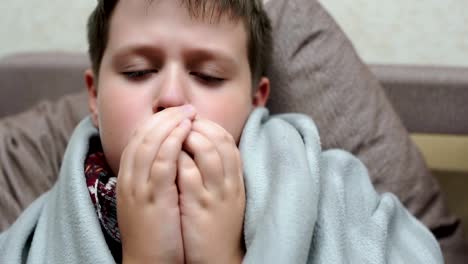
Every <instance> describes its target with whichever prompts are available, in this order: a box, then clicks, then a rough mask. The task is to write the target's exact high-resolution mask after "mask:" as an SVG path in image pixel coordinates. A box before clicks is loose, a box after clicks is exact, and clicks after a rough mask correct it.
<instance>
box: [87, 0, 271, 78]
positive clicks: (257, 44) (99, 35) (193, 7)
mask: <svg viewBox="0 0 468 264" xmlns="http://www.w3.org/2000/svg"><path fill="white" fill-rule="evenodd" d="M179 1H181V3H182V4H184V5H185V7H186V8H187V9H188V10H189V12H190V14H191V15H193V16H196V17H202V18H207V17H208V18H210V19H212V18H219V17H220V16H221V15H224V14H228V15H230V18H231V19H241V20H242V21H243V22H244V24H245V27H246V31H247V35H248V43H247V45H248V46H247V48H248V59H249V65H250V72H251V74H252V81H253V82H254V83H256V82H258V81H259V79H260V78H261V77H262V76H264V75H265V68H266V66H267V65H268V64H269V63H270V60H271V54H272V34H271V24H270V20H269V19H268V16H267V14H266V12H265V11H264V9H263V4H262V2H261V0H179ZM150 2H151V1H150ZM117 3H118V0H98V3H97V6H96V8H95V9H94V11H93V12H92V13H91V15H90V17H89V19H88V44H89V50H88V53H89V57H90V60H91V66H92V69H93V72H94V74H96V76H97V75H99V67H100V66H101V61H102V57H103V55H104V51H105V49H106V46H107V42H108V40H109V27H110V20H111V16H112V12H113V10H114V9H115V6H116V5H117Z"/></svg>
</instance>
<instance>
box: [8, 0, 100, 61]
mask: <svg viewBox="0 0 468 264" xmlns="http://www.w3.org/2000/svg"><path fill="white" fill-rule="evenodd" d="M95 4H96V0H76V1H67V0H47V1H44V0H0V13H1V14H2V15H1V16H0V38H1V42H0V56H3V55H6V54H9V53H13V52H21V51H31V50H33V51H39V50H65V51H86V49H87V44H86V20H87V17H88V15H89V14H90V13H91V11H92V9H93V8H94V5H95Z"/></svg>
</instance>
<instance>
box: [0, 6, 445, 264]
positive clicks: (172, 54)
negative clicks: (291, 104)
mask: <svg viewBox="0 0 468 264" xmlns="http://www.w3.org/2000/svg"><path fill="white" fill-rule="evenodd" d="M88 30H89V44H90V57H91V61H92V68H93V69H92V70H88V71H86V74H85V78H86V83H87V87H88V93H89V107H90V111H91V117H90V118H88V119H86V120H84V121H83V122H82V123H81V124H80V126H79V127H78V128H77V130H76V132H75V135H74V136H73V138H72V139H71V141H70V144H69V147H68V149H67V152H66V154H65V158H64V164H63V167H62V170H61V175H60V179H59V182H58V183H57V185H56V186H55V187H54V188H53V189H52V190H51V191H50V192H49V193H48V194H45V195H44V196H42V197H41V198H39V199H38V201H36V202H35V203H34V204H33V205H32V206H31V207H30V208H29V209H28V210H27V211H26V212H25V213H24V214H23V216H22V217H20V219H19V220H18V221H17V222H16V223H15V225H13V226H12V228H11V229H10V230H9V231H8V232H7V233H5V234H2V235H1V236H0V250H1V251H2V253H4V254H2V255H3V256H2V257H0V262H2V263H3V260H4V261H5V262H7V263H12V262H14V263H16V262H24V261H29V260H31V261H32V262H35V261H37V262H42V261H47V262H48V263H53V262H57V263H63V262H70V263H74V262H80V263H88V262H92V263H107V262H109V263H112V261H113V260H114V259H115V260H116V261H117V262H120V260H121V258H122V262H123V263H180V262H187V263H192V262H199V263H207V262H213V263H230V262H237V263H239V262H242V261H243V260H245V261H246V262H254V263H263V262H277V263H284V262H286V261H287V262H289V263H299V262H306V261H307V262H328V263H334V262H336V261H341V262H343V261H351V262H353V261H358V260H361V261H362V262H365V261H366V260H367V261H369V260H374V261H384V260H400V261H401V260H406V259H404V258H403V257H409V258H408V259H409V260H410V261H414V260H419V261H423V262H426V261H434V262H437V261H440V258H441V256H440V252H439V249H438V246H437V242H435V240H434V238H433V237H432V236H431V235H430V233H429V232H428V231H427V230H426V229H425V228H424V227H423V226H422V225H421V224H420V223H418V222H417V221H416V220H414V218H412V217H411V216H410V215H409V214H408V213H407V212H406V211H405V210H404V209H403V208H402V206H401V204H399V203H398V202H397V201H394V200H393V199H394V198H393V197H387V196H385V197H383V198H382V200H381V201H380V200H379V201H377V202H376V201H375V199H373V198H374V196H376V195H375V194H374V193H373V192H372V191H369V190H370V189H371V186H370V185H369V184H368V180H367V181H366V180H365V178H362V177H361V176H359V175H363V171H364V170H363V168H362V167H360V166H359V164H358V165H355V163H356V161H355V160H354V159H352V158H351V157H349V156H346V155H345V154H342V153H340V152H328V153H324V154H321V153H320V150H319V144H318V136H317V135H316V131H315V130H314V127H313V125H311V123H310V121H308V120H305V119H304V118H303V117H297V116H284V117H281V118H277V119H274V118H271V119H269V118H268V117H267V116H266V115H267V114H265V111H264V110H263V111H262V110H258V111H255V112H254V113H252V112H253V109H254V108H256V107H262V106H265V104H266V101H267V98H268V95H269V82H268V80H267V79H266V78H265V77H262V74H263V68H264V67H265V65H266V64H267V63H268V56H270V53H271V37H270V34H271V33H270V30H271V29H270V26H269V22H268V19H267V17H266V14H265V13H264V12H263V10H262V7H261V3H260V2H259V1H252V0H244V1H242V0H239V1H174V0H158V1H150V2H147V1H141V0H126V1H106V0H103V1H99V2H98V6H97V8H96V10H95V11H94V13H93V14H92V16H91V17H90V21H89V29H88ZM249 116H250V117H249ZM248 119H249V120H248ZM269 120H271V121H269ZM246 122H247V123H246ZM277 128H280V129H277ZM97 133H98V134H99V137H97ZM298 134H300V135H301V136H299V137H298V136H297V135H298ZM241 135H242V137H241ZM298 139H300V140H298ZM302 139H303V140H302ZM309 141H310V142H312V143H310V142H309ZM297 142H303V144H302V143H297ZM287 144H290V145H291V146H290V149H289V148H288V149H286V150H287V151H288V153H287V155H285V156H283V155H284V153H283V152H284V150H285V148H284V147H283V146H285V145H287ZM297 144H302V145H305V148H304V147H303V146H302V145H301V146H299V147H296V145H297ZM238 145H239V146H240V149H241V152H242V154H243V155H242V160H243V161H244V163H245V164H244V165H245V166H243V165H242V162H241V155H240V151H239V149H238V147H237V146H238ZM277 146H280V147H277ZM289 152H290V153H289ZM296 152H298V153H299V155H296V154H295V153H296ZM275 155H277V156H275ZM250 157H252V158H250ZM265 157H267V158H265ZM290 157H295V158H297V159H292V160H289V159H290ZM254 161H255V162H254ZM271 161H273V162H274V163H275V164H272V166H271V168H270V167H269V166H265V164H264V163H269V162H271ZM285 161H286V162H285ZM342 161H346V162H348V163H346V162H344V163H343V164H344V165H343V168H344V169H343V170H342V171H340V170H339V169H337V165H335V164H338V163H340V162H342ZM253 162H254V163H253ZM258 163H260V165H259V166H256V165H257V164H258ZM83 164H84V165H85V166H84V168H83ZM314 165H318V166H314ZM297 168H301V170H297ZM319 169H320V170H319ZM302 170H306V171H307V173H303V171H302ZM339 172H346V173H339ZM285 173H287V174H290V175H288V177H290V178H289V179H288V177H279V176H285V175H284V174H285ZM335 174H339V175H342V174H351V176H349V177H348V178H347V179H348V181H349V179H353V180H356V182H358V183H359V185H358V187H359V188H361V189H362V190H361V189H357V190H354V191H353V190H352V188H351V187H349V184H352V183H347V182H342V179H343V178H340V177H342V176H335ZM319 176H320V177H322V178H323V179H322V178H318V177H319ZM332 176H335V178H337V179H338V180H336V182H329V181H328V178H330V177H332ZM301 177H303V178H301ZM316 177H317V178H316ZM244 178H245V179H246V184H245V185H246V188H244ZM309 179H313V180H309ZM341 183H343V184H344V183H346V184H348V185H346V186H345V187H344V189H345V190H347V192H346V193H345V195H344V196H343V197H346V198H347V199H345V200H343V203H344V204H346V205H348V200H349V201H351V202H349V203H353V205H352V206H345V207H344V209H345V211H346V212H347V213H345V214H344V213H343V212H342V211H343V210H342V209H343V208H341V209H340V208H338V207H339V205H335V204H337V202H336V201H334V200H330V199H332V198H333V197H334V196H336V197H341V196H339V195H335V192H337V193H338V191H340V190H341V189H340V186H339V184H341ZM85 184H87V187H88V188H87V189H86V188H85V187H84V185H85ZM262 184H263V185H262ZM307 184H308V186H310V188H315V190H317V191H311V190H312V189H305V191H304V190H303V189H302V188H301V186H300V185H307ZM334 184H335V185H334ZM317 186H320V188H321V189H317ZM348 189H351V190H348ZM335 190H338V191H335ZM245 192H247V193H245ZM321 192H323V194H322V193H321ZM355 192H362V193H364V194H363V195H362V197H361V196H358V194H356V193H355ZM309 193H312V195H309ZM319 194H320V195H321V196H319ZM350 194H351V195H350ZM67 195H70V196H71V197H68V196H67ZM89 196H91V199H90V197H89ZM246 197H247V201H246ZM368 197H370V198H368ZM308 198H311V199H310V200H309V199H308ZM64 200H65V202H64ZM246 202H247V204H246ZM304 202H305V203H309V202H310V203H311V206H309V207H310V208H312V209H309V207H307V208H300V207H298V206H299V205H300V204H301V203H304ZM315 203H317V206H316V207H315ZM360 204H364V205H366V206H363V207H360ZM327 205H330V207H328V206H327ZM335 207H336V208H335ZM350 208H356V209H358V210H356V212H354V211H353V210H350ZM368 208H371V211H373V212H374V211H375V212H376V213H375V214H373V215H372V217H373V218H375V219H377V221H376V222H375V223H374V222H373V221H371V220H369V222H367V223H364V219H366V218H365V217H361V214H362V215H364V213H363V212H362V211H365V210H364V209H368ZM279 209H281V211H280V210H279ZM302 209H304V212H302V211H301V210H302ZM359 209H362V211H360V210H359ZM348 211H349V212H348ZM244 212H245V215H244ZM291 216H293V217H291ZM344 216H345V217H348V218H349V219H346V221H347V222H343V219H345V218H344ZM337 219H338V222H340V221H341V222H340V223H341V224H340V225H338V224H334V225H330V223H335V222H336V220H337ZM355 219H357V220H355ZM366 221H367V220H366ZM355 222H362V223H363V224H361V225H359V226H355V225H354V223H355ZM117 223H118V225H117ZM349 223H351V224H349ZM243 225H244V226H243ZM343 226H345V227H346V228H343ZM376 230H377V231H381V232H380V233H378V232H376ZM243 231H244V235H245V241H246V243H245V247H246V249H247V251H246V252H245V250H244V243H243V241H244V239H243V238H242V236H243ZM333 233H336V234H337V235H334V234H333ZM381 233H382V234H383V235H381ZM342 234H345V236H343V235H342ZM409 234H410V236H409ZM381 237H384V238H385V240H386V241H385V242H386V243H384V246H382V247H381V246H380V243H382V239H380V238H381ZM350 238H352V239H350ZM354 238H357V239H354ZM402 238H409V239H411V240H410V241H411V243H412V245H413V246H414V248H415V249H411V248H409V247H408V245H407V244H406V243H407V242H404V241H402ZM275 240H278V241H275ZM340 240H343V241H346V242H344V243H340ZM374 240H375V241H376V242H375V243H374ZM350 241H351V242H354V243H355V245H353V243H349V242H350ZM387 242H388V243H387ZM120 243H121V244H120ZM387 244H388V245H387ZM109 249H110V250H109ZM111 254H112V255H111ZM377 257H380V258H377ZM402 258H403V259H402ZM410 258H411V259H410ZM431 258H432V259H431ZM334 260H336V261H334Z"/></svg>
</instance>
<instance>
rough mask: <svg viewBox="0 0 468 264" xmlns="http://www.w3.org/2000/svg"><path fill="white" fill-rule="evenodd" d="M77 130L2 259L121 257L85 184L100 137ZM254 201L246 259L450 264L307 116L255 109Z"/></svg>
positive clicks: (250, 185)
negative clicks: (91, 146)
mask: <svg viewBox="0 0 468 264" xmlns="http://www.w3.org/2000/svg"><path fill="white" fill-rule="evenodd" d="M96 134H97V131H96V129H95V128H94V127H93V125H92V123H91V120H90V119H89V118H86V119H84V120H83V121H82V122H81V123H80V124H79V126H78V127H77V129H76V130H75V132H74V134H73V136H72V138H71V140H70V143H69V145H68V147H67V150H66V152H65V157H64V160H63V164H62V168H61V171H60V175H59V179H58V182H57V184H56V185H55V186H54V187H53V188H52V189H51V190H50V191H49V192H48V193H46V194H44V195H43V196H41V197H40V198H39V199H38V200H36V201H35V202H34V203H33V204H32V205H31V206H30V207H29V208H28V209H27V210H26V211H25V212H24V213H23V214H22V215H21V216H20V218H19V219H18V220H17V221H16V222H15V224H13V225H12V226H11V227H10V228H9V229H8V230H7V231H6V232H5V233H3V234H1V235H0V263H114V260H113V258H112V255H111V253H110V251H109V249H108V247H107V245H106V242H105V239H104V237H103V234H102V231H101V228H100V225H99V221H98V219H97V216H96V213H95V211H94V206H93V204H92V203H91V199H90V198H89V193H88V190H87V187H86V183H85V176H84V168H83V164H84V159H85V156H86V153H87V151H88V142H89V138H90V137H91V136H93V135H96ZM240 150H241V155H242V158H243V162H244V176H245V184H246V196H247V205H246V212H245V222H244V232H245V243H246V248H247V253H246V256H245V259H244V262H245V263H443V260H442V255H441V252H440V249H439V246H438V244H437V241H436V240H435V239H434V237H433V236H432V234H431V233H430V232H429V231H428V230H427V229H426V228H425V227H424V226H423V225H422V224H421V223H419V222H418V221H417V220H416V219H415V218H414V217H412V216H411V215H410V214H409V213H408V212H407V211H406V210H405V209H404V207H403V206H402V205H401V204H400V202H399V201H398V199H397V198H396V197H395V196H393V195H391V194H383V195H379V194H377V193H376V192H375V191H374V189H373V187H372V184H371V183H370V181H369V179H368V175H367V171H366V169H365V167H364V166H363V165H362V163H361V162H360V161H359V160H358V159H356V158H355V157H353V156H352V155H350V154H348V153H345V152H343V151H340V150H330V151H325V152H322V150H321V148H320V139H319V136H318V133H317V129H316V127H315V125H314V123H313V122H312V121H311V120H310V119H308V118H307V117H305V116H303V115H297V114H287V115H280V116H273V117H270V116H269V114H268V111H267V110H266V109H263V108H262V109H257V110H255V111H254V112H253V113H252V115H251V116H250V118H249V120H248V122H247V124H246V126H245V129H244V132H243V134H242V139H241V143H240Z"/></svg>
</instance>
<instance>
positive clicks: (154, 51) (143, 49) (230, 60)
mask: <svg viewBox="0 0 468 264" xmlns="http://www.w3.org/2000/svg"><path fill="white" fill-rule="evenodd" d="M184 53H185V54H184V55H185V56H187V57H189V58H190V59H191V60H193V61H205V60H216V61H220V62H221V63H223V64H226V66H237V65H239V60H238V59H237V58H236V57H234V56H233V55H230V54H228V53H227V52H225V51H223V50H222V49H216V48H214V49H212V48H205V47H200V48H197V47H193V48H189V49H187V50H186V51H184ZM128 55H142V56H148V57H150V58H151V57H161V56H163V50H162V49H161V48H158V47H155V46H146V45H140V46H137V45H130V46H122V47H119V48H117V49H116V51H115V52H114V53H113V55H112V60H113V61H114V60H119V59H122V58H123V57H125V56H128Z"/></svg>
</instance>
